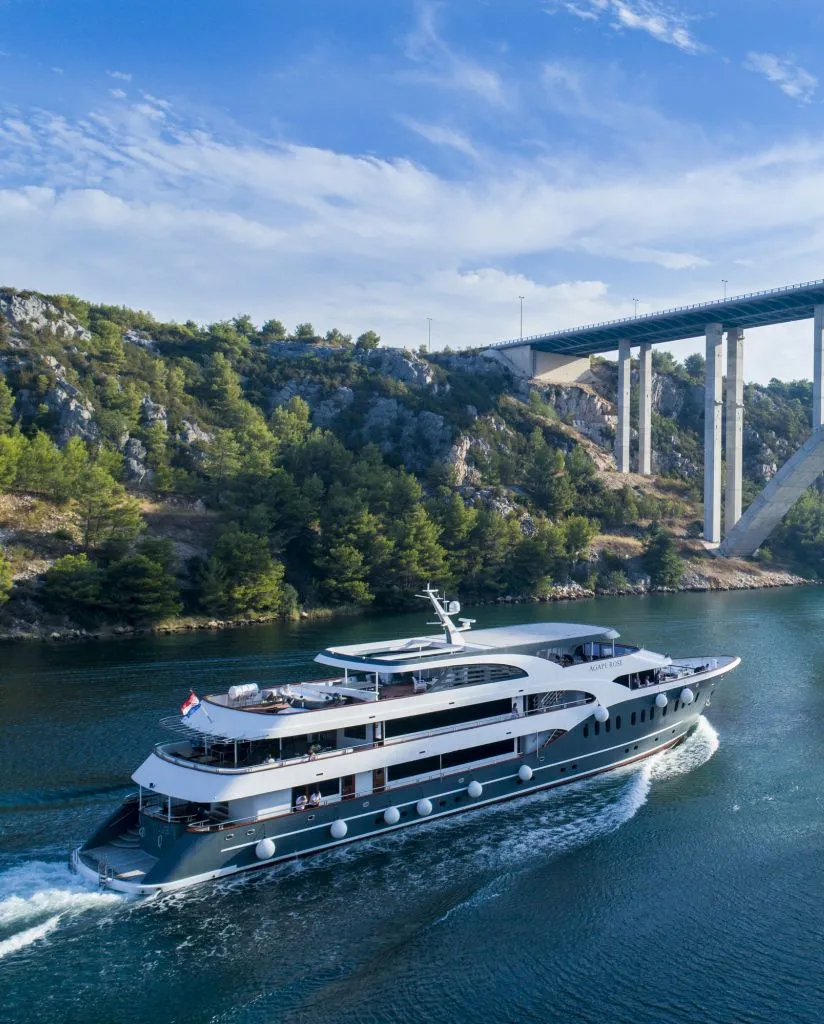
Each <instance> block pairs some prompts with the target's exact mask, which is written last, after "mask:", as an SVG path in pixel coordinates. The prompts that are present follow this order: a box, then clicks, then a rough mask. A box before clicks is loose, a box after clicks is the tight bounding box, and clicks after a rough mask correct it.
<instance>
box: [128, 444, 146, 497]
mask: <svg viewBox="0 0 824 1024" xmlns="http://www.w3.org/2000/svg"><path fill="white" fill-rule="evenodd" d="M147 454H148V453H147V451H146V447H145V445H144V444H143V443H142V442H141V441H139V440H138V439H137V438H136V437H130V438H129V439H128V440H127V441H126V444H125V445H124V446H123V472H124V473H125V475H126V479H127V480H128V482H129V483H131V484H136V485H137V486H138V487H139V486H140V485H141V484H143V483H144V482H148V481H147V477H148V476H149V467H148V466H147V465H146V455H147Z"/></svg>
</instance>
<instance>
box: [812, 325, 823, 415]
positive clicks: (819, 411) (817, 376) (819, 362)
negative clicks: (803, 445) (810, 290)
mask: <svg viewBox="0 0 824 1024" xmlns="http://www.w3.org/2000/svg"><path fill="white" fill-rule="evenodd" d="M822 378H824V306H814V307H813V430H818V428H819V427H820V426H822V424H824V380H822Z"/></svg>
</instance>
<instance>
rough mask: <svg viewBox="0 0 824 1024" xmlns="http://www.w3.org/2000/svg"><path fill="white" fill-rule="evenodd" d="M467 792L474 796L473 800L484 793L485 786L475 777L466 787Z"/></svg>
mask: <svg viewBox="0 0 824 1024" xmlns="http://www.w3.org/2000/svg"><path fill="white" fill-rule="evenodd" d="M466 791H467V793H468V794H469V795H470V796H471V797H472V799H473V800H477V799H478V797H479V796H480V795H481V794H482V793H483V791H484V787H483V786H482V785H481V784H480V782H477V781H476V780H475V779H473V780H472V781H471V782H470V783H469V785H468V786H467V787H466Z"/></svg>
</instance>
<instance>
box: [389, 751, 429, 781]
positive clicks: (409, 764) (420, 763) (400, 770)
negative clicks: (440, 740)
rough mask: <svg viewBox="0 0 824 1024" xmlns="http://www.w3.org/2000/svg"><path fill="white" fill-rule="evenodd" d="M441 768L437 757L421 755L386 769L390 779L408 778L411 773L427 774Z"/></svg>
mask: <svg viewBox="0 0 824 1024" xmlns="http://www.w3.org/2000/svg"><path fill="white" fill-rule="evenodd" d="M440 770H441V759H440V758H439V757H422V758H420V759H419V760H417V761H405V762H404V763H403V764H392V765H390V766H389V767H388V768H387V769H386V771H387V774H388V776H389V778H390V780H391V781H393V782H394V781H396V780H397V779H408V778H411V777H412V776H413V775H428V774H429V772H437V771H440Z"/></svg>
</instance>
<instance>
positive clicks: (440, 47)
mask: <svg viewBox="0 0 824 1024" xmlns="http://www.w3.org/2000/svg"><path fill="white" fill-rule="evenodd" d="M404 52H405V54H406V56H407V57H408V58H409V59H410V60H412V61H414V62H415V63H416V64H419V65H420V66H421V67H422V68H423V70H422V71H420V72H418V73H417V77H418V78H419V79H421V80H425V81H428V82H430V83H433V84H438V85H441V86H446V87H449V88H452V89H458V90H460V91H462V92H469V93H473V94H474V95H475V96H477V97H479V98H480V99H482V100H484V101H485V102H487V103H490V104H492V105H494V106H499V107H505V106H508V99H507V96H506V92H505V90H504V87H503V83H502V82H501V79H500V77H499V75H498V74H497V73H496V72H495V71H492V70H491V69H489V68H486V67H484V66H483V65H482V64H479V63H477V62H476V61H473V60H471V59H470V58H468V57H465V56H462V55H461V54H458V53H457V52H456V51H455V50H453V49H452V48H451V47H450V46H449V45H448V44H447V43H446V42H445V41H444V39H443V38H442V37H441V35H440V34H439V32H438V29H437V25H436V18H435V7H434V5H427V6H425V7H423V8H421V12H420V17H419V19H418V24H417V26H416V27H415V29H414V30H413V31H412V32H410V33H409V35H408V36H407V37H406V40H405V46H404Z"/></svg>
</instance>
